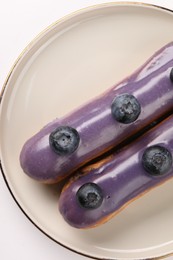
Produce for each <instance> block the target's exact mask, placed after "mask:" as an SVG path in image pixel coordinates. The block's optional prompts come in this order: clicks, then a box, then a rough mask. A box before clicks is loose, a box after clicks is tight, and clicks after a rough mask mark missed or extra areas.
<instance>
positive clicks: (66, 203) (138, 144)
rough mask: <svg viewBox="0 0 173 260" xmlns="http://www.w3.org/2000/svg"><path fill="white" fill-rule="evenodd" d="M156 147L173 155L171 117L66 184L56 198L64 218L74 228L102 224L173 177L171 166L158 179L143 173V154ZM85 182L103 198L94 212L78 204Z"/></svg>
mask: <svg viewBox="0 0 173 260" xmlns="http://www.w3.org/2000/svg"><path fill="white" fill-rule="evenodd" d="M156 144H159V145H161V146H163V147H166V148H167V149H168V150H169V151H170V152H171V153H172V156H173V116H171V117H170V118H168V119H167V120H165V121H163V122H162V123H161V124H159V125H158V126H157V127H154V128H153V129H152V130H150V131H149V132H148V133H146V134H145V135H144V136H142V137H140V138H139V139H138V140H137V141H135V142H133V144H131V145H128V146H127V147H124V148H123V150H122V151H119V153H118V152H117V153H116V154H114V155H113V156H111V157H110V158H108V161H107V162H105V163H104V164H103V165H101V166H97V164H96V165H93V169H92V170H87V168H86V169H85V170H84V175H83V176H81V177H79V178H78V179H76V180H75V181H71V182H70V183H69V185H68V183H67V188H65V189H64V191H62V193H61V196H60V199H59V209H60V212H61V214H62V215H63V217H64V219H65V220H66V221H67V222H68V223H69V224H70V225H71V226H73V227H76V228H89V227H92V226H94V225H96V224H99V222H100V224H101V223H102V222H104V221H105V219H106V218H107V217H108V216H109V215H110V214H112V213H115V212H116V211H118V210H119V209H120V208H121V207H122V206H123V205H125V204H126V203H128V202H129V201H130V200H132V199H133V198H135V197H137V196H139V195H141V194H142V193H143V192H145V191H146V190H148V189H151V188H153V187H154V186H156V185H158V184H161V183H162V182H164V181H165V180H167V179H169V178H171V177H173V166H172V168H171V169H170V171H169V172H168V173H167V174H165V175H162V176H158V177H156V176H154V177H152V176H150V175H149V174H148V173H147V172H146V171H145V170H144V168H143V166H142V163H141V161H142V160H141V159H142V155H143V153H144V151H145V149H146V148H147V147H149V146H151V145H156ZM90 167H92V166H90ZM87 172H88V173H87ZM88 182H94V183H96V184H97V185H99V187H100V188H101V189H102V192H103V196H104V199H103V203H102V205H101V206H100V207H99V208H97V209H92V210H87V209H84V208H82V207H81V206H80V205H79V203H78V201H77V198H76V192H77V191H78V189H79V188H80V187H81V186H82V185H83V184H85V183H88Z"/></svg>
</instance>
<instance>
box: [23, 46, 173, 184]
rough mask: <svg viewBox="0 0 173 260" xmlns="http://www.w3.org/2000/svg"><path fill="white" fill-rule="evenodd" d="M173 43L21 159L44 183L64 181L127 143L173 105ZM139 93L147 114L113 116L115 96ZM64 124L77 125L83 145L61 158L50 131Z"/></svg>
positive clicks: (31, 144) (34, 141)
mask: <svg viewBox="0 0 173 260" xmlns="http://www.w3.org/2000/svg"><path fill="white" fill-rule="evenodd" d="M172 67H173V43H170V44H168V45H166V46H165V47H163V48H162V49H161V50H159V51H158V52H157V53H155V55H153V56H152V57H151V58H150V59H149V60H148V61H147V62H146V63H145V64H144V65H143V66H142V67H141V68H140V69H138V70H137V71H136V72H135V73H134V74H132V76H130V77H128V78H126V79H125V80H124V81H122V82H121V83H119V84H118V85H116V86H114V87H113V88H111V89H109V90H108V91H106V92H105V93H104V94H102V95H101V96H99V97H97V98H96V99H94V100H92V101H91V102H89V103H87V104H85V105H84V106H82V107H80V108H79V109H77V110H75V111H74V112H72V113H71V114H70V115H68V116H66V117H64V118H62V119H57V120H55V121H53V122H52V123H51V124H48V126H46V127H44V128H43V129H42V130H41V131H40V132H38V133H37V134H36V135H35V136H33V137H32V138H31V139H30V140H28V141H27V142H26V144H25V145H24V147H23V149H22V151H21V155H20V163H21V167H22V168H23V170H24V172H25V173H26V174H28V175H29V176H30V177H32V178H34V179H36V180H38V181H43V182H47V183H48V182H50V183H51V182H55V181H58V180H60V179H63V178H64V177H66V176H67V175H69V174H70V173H72V172H73V171H74V170H76V169H77V168H78V167H79V166H81V165H83V164H85V163H86V162H87V161H90V160H91V159H93V158H95V157H97V156H98V155H100V154H102V153H104V152H105V151H107V150H108V149H110V148H111V147H113V146H116V145H117V144H119V143H121V142H122V141H124V140H125V139H127V138H128V137H130V136H132V135H133V134H134V133H135V132H138V131H139V130H140V129H142V128H144V127H145V126H146V125H148V124H149V123H151V122H152V121H154V120H156V119H157V118H159V117H160V116H161V115H163V114H165V113H166V112H167V111H170V110H171V109H173V83H172V82H171V81H170V78H169V74H170V70H171V68H172ZM122 93H129V94H132V95H134V96H135V97H136V98H137V99H138V101H139V103H140V104H141V114H140V115H139V117H138V119H137V120H136V121H135V122H133V123H131V124H128V125H127V124H122V123H119V122H117V121H116V120H115V119H113V117H112V115H111V103H112V100H113V99H114V98H115V97H116V96H117V95H119V94H122ZM60 125H68V126H71V127H73V128H75V129H76V130H77V131H78V132H79V135H80V144H79V147H78V149H77V150H76V151H75V152H74V153H72V154H70V155H68V156H59V155H57V154H55V153H54V152H53V151H52V149H51V148H50V146H49V135H50V133H51V131H53V130H55V129H56V128H57V127H58V126H60Z"/></svg>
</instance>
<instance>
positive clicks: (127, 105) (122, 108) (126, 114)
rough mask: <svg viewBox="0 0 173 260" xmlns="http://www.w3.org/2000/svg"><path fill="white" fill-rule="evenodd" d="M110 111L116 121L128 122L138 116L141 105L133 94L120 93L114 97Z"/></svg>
mask: <svg viewBox="0 0 173 260" xmlns="http://www.w3.org/2000/svg"><path fill="white" fill-rule="evenodd" d="M111 111H112V115H113V117H114V118H115V119H116V120H117V121H118V122H120V123H123V124H130V123H132V122H134V121H135V120H136V119H137V118H138V116H139V114H140V113H141V106H140V104H139V102H138V100H137V99H136V98H135V97H134V96H133V95H130V94H121V95H119V96H117V97H116V98H114V100H113V102H112V105H111Z"/></svg>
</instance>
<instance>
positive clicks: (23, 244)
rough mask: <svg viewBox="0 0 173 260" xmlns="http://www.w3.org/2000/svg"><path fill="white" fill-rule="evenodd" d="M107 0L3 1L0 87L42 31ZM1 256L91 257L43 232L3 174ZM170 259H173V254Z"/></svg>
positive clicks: (8, 259)
mask: <svg viewBox="0 0 173 260" xmlns="http://www.w3.org/2000/svg"><path fill="white" fill-rule="evenodd" d="M105 2H108V1H106V0H87V1H84V0H83V1H81V0H71V1H69V0H4V1H2V0H0V89H1V88H2V85H3V83H4V81H5V78H6V76H7V74H8V72H9V70H10V68H11V66H12V65H13V63H14V61H15V59H16V58H17V57H18V55H19V54H20V53H21V51H22V50H23V49H24V47H25V46H26V45H27V44H28V43H29V42H30V41H31V40H32V39H33V38H34V37H35V36H36V35H37V34H38V33H39V32H40V31H42V30H43V29H44V28H45V27H47V26H48V25H50V24H51V23H52V22H54V21H56V20H58V19H59V18H61V17H63V16H64V15H66V14H69V13H71V12H73V11H75V10H78V9H80V8H83V7H87V6H90V5H94V4H99V3H105ZM126 2H130V1H128V0H126ZM136 2H141V1H138V0H136ZM143 2H146V3H152V4H156V5H161V6H164V7H167V8H170V9H173V0H148V1H147V0H143ZM170 33H172V32H170ZM0 259H1V260H21V259H22V260H31V259H34V260H57V259H61V260H67V259H70V260H73V259H74V260H85V259H89V258H86V257H83V256H81V255H77V254H75V253H73V252H71V251H69V250H67V249H65V248H63V247H61V246H59V245H58V244H56V243H55V242H53V241H51V240H50V239H49V238H47V237H46V236H45V235H43V234H42V233H41V232H40V231H39V230H38V229H37V228H36V227H35V226H34V225H33V224H32V223H31V222H30V221H29V220H28V219H27V218H26V217H25V216H24V214H23V213H22V212H21V210H20V209H19V208H18V206H17V205H16V203H15V202H14V200H13V198H12V196H11V195H10V193H9V191H8V189H7V187H6V184H5V182H4V180H3V177H2V175H1V174H0ZM167 259H173V256H172V257H168V258H167Z"/></svg>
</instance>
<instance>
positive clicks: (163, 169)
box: [142, 145, 172, 176]
mask: <svg viewBox="0 0 173 260" xmlns="http://www.w3.org/2000/svg"><path fill="white" fill-rule="evenodd" d="M142 165H143V167H144V169H145V170H146V171H147V172H148V173H149V174H150V175H154V176H159V175H163V174H166V173H167V172H168V171H169V170H170V168H171V166H172V155H171V153H170V152H169V151H168V150H167V149H166V148H165V147H162V146H159V145H154V146H150V147H149V148H147V149H146V150H145V152H144V154H143V156H142Z"/></svg>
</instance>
